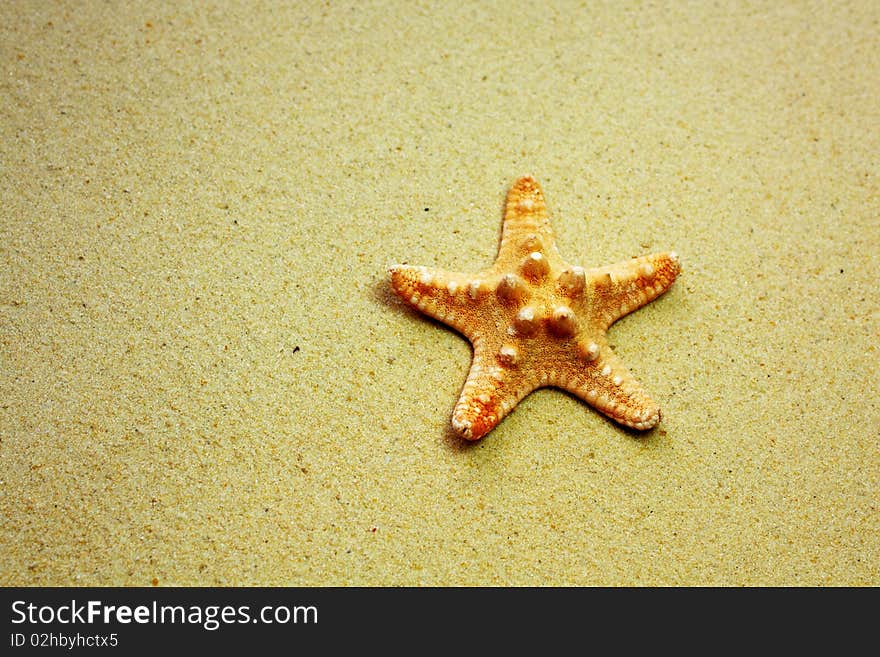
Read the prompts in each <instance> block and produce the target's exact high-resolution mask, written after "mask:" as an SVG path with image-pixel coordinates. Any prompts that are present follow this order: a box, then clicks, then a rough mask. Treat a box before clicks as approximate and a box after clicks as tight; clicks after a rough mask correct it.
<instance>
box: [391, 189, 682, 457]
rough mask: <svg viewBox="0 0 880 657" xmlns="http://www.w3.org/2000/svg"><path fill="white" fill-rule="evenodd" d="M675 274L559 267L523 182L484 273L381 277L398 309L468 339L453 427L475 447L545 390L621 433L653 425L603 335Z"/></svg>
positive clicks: (398, 271)
mask: <svg viewBox="0 0 880 657" xmlns="http://www.w3.org/2000/svg"><path fill="white" fill-rule="evenodd" d="M680 271H681V268H680V267H679V263H678V256H677V255H676V254H675V253H674V252H670V253H655V254H652V255H647V256H642V257H640V258H633V259H631V260H627V261H625V262H620V263H617V264H615V265H609V266H606V267H597V268H595V269H584V268H583V267H577V266H571V265H568V264H566V263H565V261H563V259H562V256H560V255H559V251H557V249H556V243H555V239H554V236H553V230H552V228H551V227H550V220H549V219H548V217H547V208H546V205H545V203H544V194H543V192H542V191H541V187H540V186H539V185H538V183H537V182H536V181H535V180H534V179H532V178H531V177H528V176H526V177H524V178H520V179H519V180H517V181H516V183H514V185H513V187H512V188H511V189H510V192H509V193H508V195H507V206H506V209H505V212H504V226H503V230H502V234H501V246H500V247H499V249H498V257H497V258H496V259H495V263H494V264H493V265H492V267H490V268H489V269H485V270H483V271H481V272H479V273H477V274H459V273H454V272H447V271H443V270H440V269H429V268H427V267H413V266H409V265H397V266H395V267H391V269H390V270H389V273H390V274H391V285H392V287H393V288H394V290H395V292H397V294H399V295H400V296H401V297H402V298H403V299H404V300H405V301H407V302H408V303H409V304H411V305H412V306H415V307H416V308H418V309H419V310H420V311H422V312H423V313H425V314H426V315H430V316H431V317H433V318H434V319H437V320H439V321H441V322H443V323H444V324H448V325H449V326H451V327H452V328H454V329H455V330H457V331H459V332H461V333H463V334H464V335H465V337H467V338H468V340H470V341H471V344H472V345H473V349H474V360H473V363H472V365H471V371H470V374H468V378H467V381H466V382H465V384H464V389H463V390H462V392H461V398H460V399H459V400H458V403H457V404H456V406H455V410H454V411H453V414H452V426H453V427H454V428H455V430H456V431H457V432H458V433H459V434H460V435H461V436H462V437H463V438H466V439H467V440H478V439H479V438H482V437H483V436H485V435H486V434H487V433H488V432H489V431H491V430H492V429H493V428H494V427H495V426H496V425H497V424H498V423H499V422H500V421H501V419H502V418H503V417H504V416H505V415H507V413H509V412H510V411H511V409H513V407H514V406H516V404H517V403H518V402H519V401H520V400H521V399H522V398H523V397H525V396H526V395H528V394H529V393H530V392H532V391H533V390H535V389H537V388H541V387H544V386H556V387H559V388H563V389H564V390H568V391H569V392H571V393H573V394H575V395H577V396H578V397H580V398H581V399H583V400H584V401H586V402H587V403H588V404H590V405H591V406H594V407H595V408H596V409H598V410H599V411H601V412H602V413H604V414H605V415H607V416H609V417H610V418H613V419H614V420H616V421H617V422H620V423H621V424H624V425H626V426H628V427H632V428H634V429H643V430H644V429H650V428H652V427H654V426H655V425H656V424H657V423H658V422H659V421H660V408H659V407H658V406H657V404H656V403H655V402H654V401H652V400H651V398H650V397H649V396H648V394H647V393H646V392H645V391H644V389H643V388H642V386H641V385H640V384H639V382H638V381H636V380H635V379H634V378H633V376H632V375H631V374H630V373H629V372H628V371H627V370H626V369H625V368H624V366H623V364H622V363H621V362H620V360H619V359H618V358H617V356H616V355H615V354H614V352H613V351H612V350H611V347H610V345H609V344H608V340H607V339H606V337H605V333H606V331H607V330H608V327H609V326H611V324H613V323H614V322H615V321H617V320H618V319H620V318H621V317H623V316H624V315H626V314H627V313H630V312H632V311H634V310H636V309H638V308H641V307H642V306H644V305H645V304H647V303H648V302H650V301H653V300H654V299H655V298H657V297H658V296H660V295H661V294H663V292H665V291H666V290H667V289H668V288H669V286H670V285H672V282H673V281H674V280H675V278H676V276H678V274H679V272H680Z"/></svg>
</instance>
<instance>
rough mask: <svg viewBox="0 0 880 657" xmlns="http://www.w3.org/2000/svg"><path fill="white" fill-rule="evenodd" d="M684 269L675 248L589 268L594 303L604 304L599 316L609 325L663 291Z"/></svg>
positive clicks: (599, 306)
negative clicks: (667, 251) (671, 250)
mask: <svg viewBox="0 0 880 657" xmlns="http://www.w3.org/2000/svg"><path fill="white" fill-rule="evenodd" d="M679 273H681V265H680V264H679V262H678V255H677V254H676V253H675V252H669V253H652V254H651V255H646V256H642V257H640V258H633V259H631V260H625V261H623V262H618V263H617V264H614V265H608V266H606V267H596V268H594V269H590V270H588V271H587V279H588V280H591V281H592V282H593V285H594V292H593V295H594V298H593V300H592V303H593V305H594V306H595V307H598V308H603V309H604V312H603V313H602V315H601V317H600V319H602V320H604V321H603V322H602V323H603V324H604V328H608V327H609V326H611V325H612V324H613V323H614V322H616V321H617V320H618V319H620V318H621V317H623V316H624V315H627V314H629V313H631V312H632V311H634V310H638V309H639V308H641V307H642V306H644V305H646V304H648V303H650V302H651V301H653V300H654V299H656V298H657V297H659V296H660V295H661V294H663V293H664V292H665V291H666V290H668V289H669V287H670V286H671V285H672V283H673V282H674V281H675V279H676V277H677V276H678V275H679Z"/></svg>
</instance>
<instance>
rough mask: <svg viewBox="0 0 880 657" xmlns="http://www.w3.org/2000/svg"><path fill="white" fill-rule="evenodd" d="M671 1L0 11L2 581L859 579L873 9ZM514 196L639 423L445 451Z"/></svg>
mask: <svg viewBox="0 0 880 657" xmlns="http://www.w3.org/2000/svg"><path fill="white" fill-rule="evenodd" d="M667 4H668V3H657V4H655V5H651V6H642V5H641V4H638V5H632V6H628V7H625V6H624V5H623V3H616V2H614V3H607V4H598V3H579V2H556V3H552V4H551V6H549V7H548V6H546V4H545V3H507V2H499V3H474V4H467V6H461V5H464V3H452V4H450V3H443V2H436V3H434V2H422V3H409V2H372V3H354V4H351V5H348V4H343V3H338V2H333V3H317V2H301V3H285V4H283V5H282V4H281V3H257V2H242V3H218V4H210V3H206V2H197V3H193V4H188V3H181V2H168V3H158V2H153V3H137V5H136V6H135V5H131V4H130V3H111V4H110V5H108V4H107V3H103V2H93V3H89V2H86V3H75V2H70V3H63V2H57V3H47V2H40V3H32V2H24V1H22V2H4V3H0V73H2V79H0V140H2V142H0V143H2V148H0V172H2V175H0V584H3V585H70V584H73V585H107V584H109V585H121V584H135V585H149V584H150V583H153V584H159V585H174V584H204V585H212V584H221V585H232V584H273V585H274V584H282V585H335V584H342V585H349V584H365V585H387V584H414V585H420V584H432V585H438V584H439V585H446V584H506V585H520V584H574V585H588V584H600V585H604V584H675V585H690V584H721V585H738V584H760V585H764V584H766V585H817V584H818V585H823V584H824V585H847V584H850V585H880V574H878V570H880V566H878V564H880V514H878V509H877V506H878V484H880V481H878V480H880V450H878V438H880V435H878V434H880V408H878V399H880V385H878V353H877V344H878V337H880V311H878V308H880V293H878V285H877V269H878V259H877V254H878V252H880V193H878V192H880V183H878V176H880V161H878V153H880V129H878V126H880V49H878V47H877V34H878V32H880V4H878V3H876V2H851V3H834V4H833V6H831V5H829V3H825V2H773V3H756V4H753V5H752V4H748V3H720V7H719V6H716V4H714V3H713V4H710V3H680V4H675V3H674V4H673V6H671V7H670V6H667ZM456 5H458V6H459V7H458V8H453V7H454V6H456ZM526 173H530V174H533V175H534V176H535V177H536V178H537V179H538V180H539V181H540V182H541V184H542V186H543V188H544V191H545V193H546V195H547V201H548V205H549V208H550V213H551V219H552V221H553V226H554V228H555V230H556V234H557V238H558V245H559V248H560V250H561V252H562V254H563V256H564V257H565V258H566V259H568V260H569V261H571V262H573V263H579V264H581V265H584V266H594V265H603V264H609V263H612V262H616V261H618V260H622V259H625V258H628V257H630V256H636V255H640V254H643V253H647V252H651V251H661V250H675V251H677V252H678V253H679V254H681V258H682V265H683V269H684V273H683V274H682V276H681V277H680V278H679V280H678V281H677V282H676V284H675V285H674V286H673V288H672V289H671V290H670V292H669V293H668V294H666V295H665V296H663V297H662V298H660V299H658V300H657V301H655V302H653V303H651V304H650V305H649V306H647V307H645V308H643V309H642V310H640V311H638V312H637V313H634V314H632V315H630V316H628V317H626V318H624V319H623V320H621V321H620V322H619V323H618V324H616V325H615V326H614V327H613V328H612V330H611V332H610V334H609V335H610V340H611V343H612V344H613V346H614V348H615V349H616V351H617V353H618V354H619V355H620V356H621V357H622V358H623V360H624V362H626V363H627V365H628V366H629V368H630V370H631V371H632V372H633V374H634V375H635V376H636V377H637V378H639V380H641V381H642V382H643V383H644V385H645V386H646V387H647V389H648V390H649V391H650V393H651V395H652V396H653V397H654V398H655V399H656V400H657V401H658V402H659V403H660V405H661V407H662V409H663V413H664V416H663V420H662V422H661V424H660V425H659V427H658V428H657V429H655V430H653V431H651V432H649V433H647V434H634V433H630V432H627V431H624V430H622V429H621V428H620V427H618V426H617V425H615V424H614V423H612V422H610V421H609V420H607V419H606V418H605V417H604V416H602V415H601V414H599V413H597V412H596V411H594V410H593V409H591V408H590V407H588V406H587V405H585V404H583V403H581V402H580V401H578V400H577V399H575V398H573V397H571V396H569V395H567V394H565V393H563V392H560V391H558V390H553V389H544V390H541V391H539V392H537V393H535V394H533V395H531V396H529V397H528V398H526V399H525V400H524V401H523V402H522V403H521V404H520V405H519V406H518V407H517V409H516V410H515V411H514V412H513V413H512V414H511V415H510V416H509V417H508V418H507V419H505V420H504V422H503V423H502V424H501V425H500V426H499V427H498V428H497V429H495V430H494V431H493V432H491V433H490V434H489V435H488V436H487V437H486V438H485V439H484V440H482V441H480V442H479V443H477V444H475V445H465V444H462V443H461V442H460V441H459V440H458V439H456V438H455V437H454V435H453V434H452V432H451V431H450V415H451V412H452V408H453V406H454V404H455V401H456V399H457V397H458V394H459V392H460V389H461V385H462V383H463V381H464V378H465V376H466V374H467V370H468V366H469V363H470V347H469V345H468V343H467V341H466V340H464V339H463V338H462V337H461V336H459V335H457V334H455V333H453V332H452V331H450V330H448V329H446V328H444V327H443V326H441V325H440V324H438V323H436V322H432V321H430V320H427V319H425V318H424V317H422V316H420V315H418V314H417V313H414V312H412V311H410V310H408V309H407V308H406V307H405V306H404V305H403V304H402V303H400V302H399V301H398V300H397V299H396V297H395V296H394V295H393V293H392V292H391V291H390V289H389V286H388V283H387V280H386V278H385V272H386V270H387V267H388V266H389V265H391V264H394V263H409V264H418V265H428V266H435V267H443V268H446V269H452V270H459V271H477V270H479V269H481V268H483V267H486V266H488V265H489V264H490V263H491V262H492V260H493V259H494V256H495V250H496V247H497V244H498V237H499V230H500V225H501V205H502V201H503V198H504V194H505V192H506V190H507V188H508V186H509V185H510V184H511V183H512V182H513V181H514V180H515V179H516V178H517V177H518V176H520V175H523V174H526Z"/></svg>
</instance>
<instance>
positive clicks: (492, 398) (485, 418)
mask: <svg viewBox="0 0 880 657" xmlns="http://www.w3.org/2000/svg"><path fill="white" fill-rule="evenodd" d="M533 379H534V377H526V378H525V379H515V380H511V377H510V371H509V370H507V369H506V368H504V367H502V366H501V365H500V364H499V363H498V362H497V361H496V358H495V357H494V355H493V354H491V353H490V352H489V350H488V349H484V348H483V345H482V343H481V342H480V341H479V339H477V340H476V341H475V342H474V360H473V363H471V370H470V372H469V373H468V377H467V380H466V381H465V382H464V387H463V388H462V391H461V396H460V397H459V399H458V403H457V404H456V405H455V410H454V411H453V412H452V427H453V429H455V430H456V431H457V432H458V434H459V435H460V436H461V437H462V438H465V439H466V440H479V439H480V438H482V437H483V436H485V435H486V434H487V433H489V432H490V431H491V430H492V429H494V428H495V427H496V426H497V425H498V423H499V422H501V420H502V419H503V418H504V416H506V415H507V414H508V413H509V412H510V411H511V410H512V409H513V408H514V407H515V406H516V405H517V403H518V402H519V401H520V400H521V399H522V398H523V397H525V396H526V395H528V394H529V393H530V392H531V391H532V390H534V389H535V388H537V387H538V384H537V382H536V381H534V380H533Z"/></svg>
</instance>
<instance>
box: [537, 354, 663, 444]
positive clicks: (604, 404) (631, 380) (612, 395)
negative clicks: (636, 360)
mask: <svg viewBox="0 0 880 657" xmlns="http://www.w3.org/2000/svg"><path fill="white" fill-rule="evenodd" d="M553 383H554V384H555V385H557V386H558V387H560V388H562V389H564V390H568V391H569V392H570V393H572V394H574V395H575V396H577V397H580V398H581V399H583V400H584V401H585V402H587V403H588V404H590V406H592V407H594V408H595V409H596V410H598V411H600V412H602V413H604V414H605V415H607V416H608V417H610V418H611V419H613V420H614V421H616V422H619V423H620V424H623V425H625V426H627V427H631V428H633V429H639V430H642V431H644V430H647V429H651V428H653V427H655V426H656V425H657V423H658V422H659V421H660V407H659V406H658V405H657V403H656V402H654V400H652V399H651V398H650V397H649V396H648V393H647V392H646V391H645V389H644V388H643V387H642V385H641V384H640V383H639V382H638V381H637V380H636V379H635V377H633V375H632V374H630V373H629V371H628V370H627V369H626V367H625V366H624V365H623V363H622V362H621V360H620V359H619V358H618V357H617V355H616V354H615V353H614V352H613V351H611V347H609V346H608V345H607V344H603V345H602V348H601V350H600V352H599V357H598V358H596V360H594V361H592V362H590V363H587V364H586V365H585V367H583V368H582V369H579V370H577V371H576V372H574V373H569V376H567V377H562V378H560V379H559V380H557V381H554V382H553Z"/></svg>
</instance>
